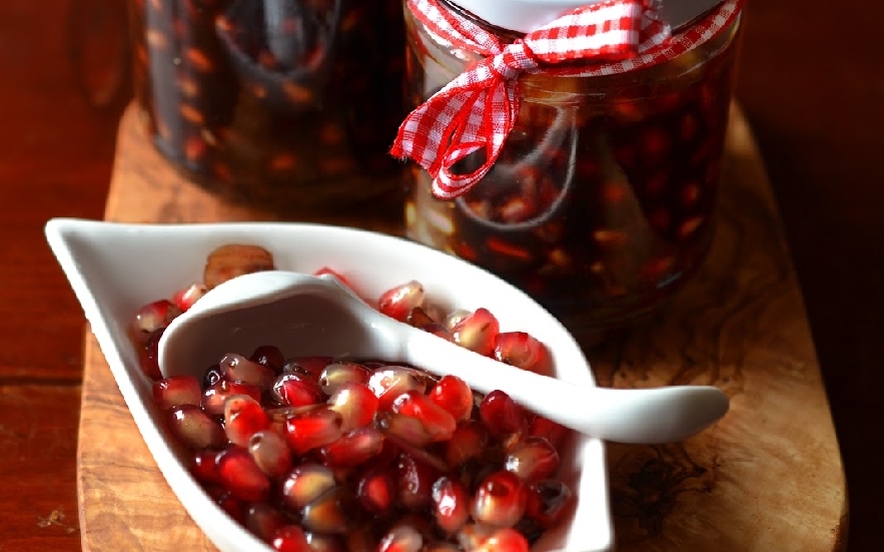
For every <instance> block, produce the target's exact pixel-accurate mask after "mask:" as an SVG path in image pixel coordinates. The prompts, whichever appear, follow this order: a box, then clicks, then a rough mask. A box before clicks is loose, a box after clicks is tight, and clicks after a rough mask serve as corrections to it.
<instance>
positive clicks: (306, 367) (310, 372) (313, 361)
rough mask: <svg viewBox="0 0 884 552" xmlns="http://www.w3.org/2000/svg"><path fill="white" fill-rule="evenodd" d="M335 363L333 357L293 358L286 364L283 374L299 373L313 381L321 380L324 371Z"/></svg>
mask: <svg viewBox="0 0 884 552" xmlns="http://www.w3.org/2000/svg"><path fill="white" fill-rule="evenodd" d="M332 362H334V359H333V358H332V357H327V356H302V357H296V358H293V359H291V360H289V361H287V362H286V363H285V366H283V369H282V370H283V372H297V373H300V374H306V375H307V376H309V377H310V379H312V380H313V381H316V380H317V379H319V374H320V373H322V370H323V369H324V368H325V367H326V366H328V365H329V364H331V363H332Z"/></svg>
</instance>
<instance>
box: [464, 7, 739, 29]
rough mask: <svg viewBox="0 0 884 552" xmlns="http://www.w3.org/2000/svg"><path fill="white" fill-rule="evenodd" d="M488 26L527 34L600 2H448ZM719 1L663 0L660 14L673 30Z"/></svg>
mask: <svg viewBox="0 0 884 552" xmlns="http://www.w3.org/2000/svg"><path fill="white" fill-rule="evenodd" d="M451 1H452V2H453V3H454V4H457V5H458V6H460V7H461V8H463V9H465V10H467V11H468V12H470V13H472V14H473V15H475V16H476V17H478V18H480V19H483V20H485V21H487V22H488V23H490V24H492V25H495V26H497V27H501V28H503V29H509V30H511V31H517V32H521V33H529V32H531V31H533V30H534V29H537V28H539V27H542V26H544V25H546V24H547V23H550V22H551V21H553V20H555V19H557V18H558V17H559V16H561V15H562V14H563V13H565V12H566V11H569V10H573V9H575V8H579V7H580V6H586V5H589V4H595V3H597V2H600V1H601V0H451ZM722 1H723V0H663V2H662V6H661V8H660V12H661V15H662V18H663V20H665V21H666V22H667V23H669V25H670V26H671V27H672V29H673V30H676V29H678V28H679V27H682V26H683V25H685V24H687V23H690V22H691V21H693V20H694V19H696V18H697V17H699V16H700V15H702V14H703V13H705V12H707V11H709V10H710V9H712V8H713V7H715V6H716V5H718V4H720V3H721V2H722Z"/></svg>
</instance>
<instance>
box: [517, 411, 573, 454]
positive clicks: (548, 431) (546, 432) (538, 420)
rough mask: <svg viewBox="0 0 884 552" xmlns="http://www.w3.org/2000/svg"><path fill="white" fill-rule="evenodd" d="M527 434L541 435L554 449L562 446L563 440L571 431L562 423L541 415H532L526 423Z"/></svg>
mask: <svg viewBox="0 0 884 552" xmlns="http://www.w3.org/2000/svg"><path fill="white" fill-rule="evenodd" d="M527 434H528V435H534V436H537V437H543V438H544V439H546V440H547V441H549V444H551V445H552V446H553V448H555V449H556V450H559V449H561V448H562V446H563V445H564V444H565V441H566V440H567V439H568V437H569V436H570V435H571V431H570V430H569V429H568V428H566V427H565V426H563V425H560V424H557V423H556V422H553V421H551V420H549V419H547V418H544V417H543V416H534V418H533V419H532V420H531V422H530V423H529V424H528V433H527Z"/></svg>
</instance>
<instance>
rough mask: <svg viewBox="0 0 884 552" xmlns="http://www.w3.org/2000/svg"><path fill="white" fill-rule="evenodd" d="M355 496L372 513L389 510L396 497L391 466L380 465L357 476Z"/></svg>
mask: <svg viewBox="0 0 884 552" xmlns="http://www.w3.org/2000/svg"><path fill="white" fill-rule="evenodd" d="M356 498H357V499H358V500H359V503H360V504H361V505H362V506H363V507H364V508H365V509H366V510H368V511H369V512H371V513H372V514H376V515H383V514H386V513H387V512H389V511H390V509H391V508H392V506H393V502H394V501H395V499H396V478H395V475H394V472H393V470H392V468H391V467H389V466H381V467H378V468H374V469H372V470H369V471H367V472H365V473H364V474H363V475H362V476H361V477H360V478H359V483H358V484H357V490H356Z"/></svg>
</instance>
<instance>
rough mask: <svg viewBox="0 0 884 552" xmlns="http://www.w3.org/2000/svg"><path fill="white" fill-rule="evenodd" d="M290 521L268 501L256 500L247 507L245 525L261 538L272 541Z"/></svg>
mask: <svg viewBox="0 0 884 552" xmlns="http://www.w3.org/2000/svg"><path fill="white" fill-rule="evenodd" d="M287 522H288V519H287V518H286V516H284V515H283V513H282V512H280V511H279V510H277V509H276V508H274V507H273V506H271V505H270V504H267V503H266V502H254V503H252V504H250V505H249V506H248V508H247V509H246V517H245V522H244V523H243V525H245V526H246V529H248V530H249V531H251V532H252V533H254V534H255V535H256V536H257V537H258V538H259V539H261V540H263V541H265V542H270V540H271V539H272V538H273V536H274V535H275V534H276V532H277V531H278V530H279V529H280V528H281V527H283V526H284V525H285V524H286V523H287Z"/></svg>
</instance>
